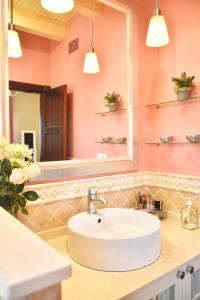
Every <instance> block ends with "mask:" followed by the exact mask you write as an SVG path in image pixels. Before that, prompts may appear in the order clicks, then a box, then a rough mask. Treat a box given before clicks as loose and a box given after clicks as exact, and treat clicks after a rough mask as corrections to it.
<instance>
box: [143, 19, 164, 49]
mask: <svg viewBox="0 0 200 300" xmlns="http://www.w3.org/2000/svg"><path fill="white" fill-rule="evenodd" d="M168 43H169V35H168V31H167V25H166V22H165V18H164V17H163V16H162V15H155V16H153V17H151V19H150V22H149V28H148V33H147V39H146V45H147V46H149V47H161V46H164V45H167V44H168Z"/></svg>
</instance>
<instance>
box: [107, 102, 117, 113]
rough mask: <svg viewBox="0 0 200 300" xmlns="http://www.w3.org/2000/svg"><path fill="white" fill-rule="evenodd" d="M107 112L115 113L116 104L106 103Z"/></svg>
mask: <svg viewBox="0 0 200 300" xmlns="http://www.w3.org/2000/svg"><path fill="white" fill-rule="evenodd" d="M108 109H109V111H116V110H117V103H108Z"/></svg>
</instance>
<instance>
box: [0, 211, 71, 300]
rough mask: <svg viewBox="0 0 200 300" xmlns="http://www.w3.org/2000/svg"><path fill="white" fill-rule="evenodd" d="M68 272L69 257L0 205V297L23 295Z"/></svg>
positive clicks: (56, 280)
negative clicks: (60, 252)
mask: <svg viewBox="0 0 200 300" xmlns="http://www.w3.org/2000/svg"><path fill="white" fill-rule="evenodd" d="M69 276H70V263H69V260H68V259H67V258H66V257H63V256H62V255H60V254H59V253H58V252H57V251H55V250H54V249H52V247H50V246H49V245H48V244H47V243H45V242H44V241H42V240H41V239H40V238H39V237H38V236H37V235H36V234H35V233H33V232H32V231H31V230H30V229H28V228H27V227H25V226H24V225H23V224H21V223H20V222H19V221H18V220H17V219H16V218H14V217H12V216H11V215H10V214H9V213H7V212H6V211H5V210H4V209H3V208H1V207H0V299H1V298H3V299H4V300H10V299H22V298H23V299H25V296H27V295H29V294H31V293H33V292H37V291H39V290H42V289H45V288H47V287H49V286H51V285H54V284H57V283H59V282H61V281H62V280H64V279H65V278H67V277H69Z"/></svg>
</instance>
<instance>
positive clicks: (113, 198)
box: [20, 187, 145, 232]
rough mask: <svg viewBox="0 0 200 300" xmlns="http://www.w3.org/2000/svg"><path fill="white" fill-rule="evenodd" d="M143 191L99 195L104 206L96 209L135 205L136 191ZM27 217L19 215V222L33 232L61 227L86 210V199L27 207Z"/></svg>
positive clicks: (142, 188) (143, 188)
mask: <svg viewBox="0 0 200 300" xmlns="http://www.w3.org/2000/svg"><path fill="white" fill-rule="evenodd" d="M139 190H140V191H141V190H142V191H145V187H140V188H139V187H138V188H133V189H124V190H121V191H116V192H107V193H101V194H99V196H101V197H105V198H106V200H107V204H106V206H103V205H101V204H98V207H99V208H100V207H127V208H131V207H134V205H135V195H136V192H138V191H139ZM28 210H29V215H28V216H25V215H20V221H22V222H23V223H24V224H25V225H26V226H28V227H29V228H30V229H31V230H33V231H35V232H39V231H43V230H47V229H51V228H54V227H58V226H63V225H65V224H66V223H67V221H68V219H69V218H70V217H71V216H73V215H74V214H76V213H78V212H81V211H85V210H87V197H86V196H84V197H78V198H71V199H66V200H61V201H55V202H49V203H45V204H39V205H34V206H29V207H28Z"/></svg>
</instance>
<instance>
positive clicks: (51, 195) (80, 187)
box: [26, 172, 146, 206]
mask: <svg viewBox="0 0 200 300" xmlns="http://www.w3.org/2000/svg"><path fill="white" fill-rule="evenodd" d="M145 184H146V174H145V173H143V172H140V173H130V174H125V175H124V174H123V175H113V176H105V177H94V178H89V179H81V180H74V181H64V182H56V183H46V184H37V185H31V187H30V186H26V190H28V189H30V188H31V189H33V190H34V191H37V193H38V194H39V196H40V198H39V199H38V200H37V201H36V202H29V206H32V205H33V206H34V205H39V204H45V203H49V202H55V201H57V200H66V199H72V198H78V197H84V196H87V193H88V188H89V187H91V186H95V187H97V189H98V191H99V192H104V193H105V192H113V191H119V190H121V189H128V188H133V187H139V186H144V185H145Z"/></svg>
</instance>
